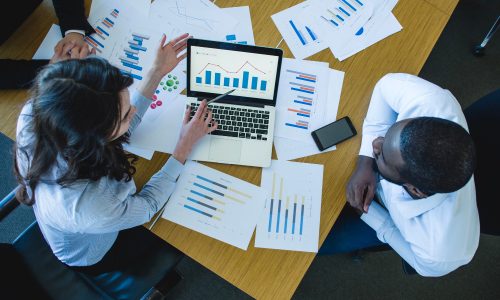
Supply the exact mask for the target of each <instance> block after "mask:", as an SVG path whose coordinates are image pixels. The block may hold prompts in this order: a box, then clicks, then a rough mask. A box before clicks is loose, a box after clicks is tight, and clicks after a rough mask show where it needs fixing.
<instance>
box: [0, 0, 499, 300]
mask: <svg viewBox="0 0 500 300" xmlns="http://www.w3.org/2000/svg"><path fill="white" fill-rule="evenodd" d="M414 1H416V0H414ZM499 13H500V1H498V0H489V1H486V0H479V1H478V0H475V1H472V0H463V1H462V2H460V4H459V6H458V7H457V9H456V10H455V12H454V14H453V16H452V18H451V20H450V22H449V23H448V25H447V26H446V28H445V30H444V32H443V34H442V35H441V37H440V39H439V41H438V43H437V44H436V47H435V48H434V50H433V51H432V53H431V55H430V57H429V59H428V61H427V63H426V64H425V66H424V68H423V70H422V72H421V73H420V76H422V77H423V78H425V79H427V80H429V81H432V82H434V83H436V84H438V85H440V86H442V87H445V88H447V89H449V90H450V91H451V92H452V93H453V94H454V95H455V96H456V97H457V99H458V100H459V102H460V103H461V104H462V107H467V106H468V105H469V104H471V103H472V102H474V101H475V100H477V99H478V98H480V97H481V96H483V95H486V94H487V93H489V92H491V91H493V90H495V89H498V88H500V32H497V34H496V36H495V37H494V38H493V40H492V41H491V42H490V44H488V47H487V49H486V55H485V56H484V57H481V58H477V57H475V56H473V55H472V54H471V48H472V47H473V46H474V45H475V44H478V43H480V42H481V41H482V39H483V37H484V35H485V34H486V32H487V31H488V30H489V27H490V26H491V25H492V23H493V22H494V20H495V18H496V15H499ZM10 149H11V141H10V140H8V139H6V138H5V137H3V136H2V135H0V157H2V160H0V170H1V172H0V196H3V195H5V194H6V193H7V191H8V190H10V189H11V188H12V187H13V186H14V185H15V182H13V180H12V178H11V177H9V178H5V176H6V173H5V170H8V168H10V166H9V164H11V161H5V159H4V158H6V157H8V156H9V155H8V154H6V151H7V152H8V151H10ZM33 219H34V217H33V213H32V211H31V210H30V209H29V208H19V209H17V210H16V212H15V215H11V216H9V218H8V219H7V220H4V221H2V222H1V223H0V242H9V241H12V240H13V238H14V237H15V236H16V235H17V234H18V233H20V231H21V230H22V229H23V228H25V227H26V226H27V224H29V223H30V222H31V221H32V220H33ZM362 257H363V259H362V260H361V261H359V260H353V259H352V258H351V257H350V256H349V255H335V256H318V257H317V258H316V259H315V260H314V262H313V264H312V266H311V268H310V269H309V271H308V272H307V274H306V276H305V277H304V279H303V281H302V283H301V284H300V286H299V288H298V289H297V291H296V293H295V296H294V298H295V299H500V263H499V262H500V237H492V236H486V235H483V236H481V241H480V245H479V249H478V252H477V253H476V256H475V257H474V259H473V260H472V262H471V263H470V264H468V265H467V266H465V267H463V268H461V269H459V270H457V271H455V272H453V273H452V274H450V275H448V276H445V277H442V278H422V277H420V276H407V275H404V274H403V271H402V269H401V260H400V258H399V257H398V256H397V255H396V254H395V253H394V252H392V251H386V252H376V253H367V254H364V255H363V256H362ZM179 271H180V272H181V273H182V275H183V276H184V280H183V281H182V282H181V283H180V284H179V285H178V286H177V287H176V288H174V290H172V291H171V293H170V294H169V298H172V299H246V298H249V297H248V296H247V295H246V294H244V293H243V292H241V291H240V290H238V289H237V288H235V287H233V286H232V285H230V284H229V283H227V282H226V281H224V280H223V279H221V278H219V277H218V276H217V275H215V274H213V273H212V272H210V271H209V270H207V269H205V268H204V267H202V266H201V265H199V264H198V263H196V262H194V261H193V260H191V259H189V258H185V259H183V260H182V261H181V263H180V265H179Z"/></svg>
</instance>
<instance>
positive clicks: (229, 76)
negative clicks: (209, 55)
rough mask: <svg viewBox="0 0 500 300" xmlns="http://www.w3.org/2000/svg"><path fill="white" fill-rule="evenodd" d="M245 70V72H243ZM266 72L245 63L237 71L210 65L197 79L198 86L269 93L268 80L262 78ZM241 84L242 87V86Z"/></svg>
mask: <svg viewBox="0 0 500 300" xmlns="http://www.w3.org/2000/svg"><path fill="white" fill-rule="evenodd" d="M244 69H245V71H243V70H244ZM262 75H264V76H265V75H266V73H265V72H263V71H261V70H259V69H258V68H256V67H254V66H253V65H252V64H251V63H250V62H248V61H247V62H245V63H244V64H243V65H242V66H241V67H239V68H238V69H236V70H235V71H231V70H228V69H226V68H224V67H222V66H220V65H218V64H211V63H208V64H207V65H206V66H205V67H204V68H203V69H202V70H201V71H200V72H199V73H198V74H197V76H196V77H195V82H196V83H197V84H205V85H210V86H214V87H222V86H223V87H229V86H232V87H234V88H242V89H247V90H253V91H262V92H265V91H267V80H264V79H262V78H261V76H262ZM240 82H241V86H240Z"/></svg>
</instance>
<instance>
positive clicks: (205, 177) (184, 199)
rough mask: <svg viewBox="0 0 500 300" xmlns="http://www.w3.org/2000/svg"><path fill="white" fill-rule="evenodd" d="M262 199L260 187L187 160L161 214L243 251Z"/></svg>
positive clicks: (262, 204) (262, 201)
mask: <svg viewBox="0 0 500 300" xmlns="http://www.w3.org/2000/svg"><path fill="white" fill-rule="evenodd" d="M265 201H266V200H265V192H264V190H263V189H261V188H260V187H258V186H255V185H253V184H250V183H248V182H246V181H243V180H240V179H238V178H236V177H233V176H229V175H227V174H224V173H222V172H219V171H217V170H214V169H211V168H209V167H206V166H204V165H202V164H199V163H196V162H193V161H188V162H186V166H185V167H184V170H183V172H182V174H181V175H180V177H179V180H178V181H177V187H176V189H175V191H174V193H173V194H172V196H171V197H170V200H169V201H168V203H167V206H166V207H165V212H164V213H163V216H162V217H163V218H165V219H167V220H170V221H172V222H174V223H177V224H179V225H182V226H184V227H187V228H190V229H192V230H195V231H198V232H200V233H203V234H205V235H207V236H210V237H212V238H215V239H218V240H220V241H222V242H225V243H228V244H230V245H233V246H235V247H238V248H240V249H243V250H246V249H247V248H248V244H249V243H250V238H251V237H252V234H253V231H254V228H255V225H256V224H257V221H258V220H259V218H260V215H261V214H262V212H263V208H264V202H265Z"/></svg>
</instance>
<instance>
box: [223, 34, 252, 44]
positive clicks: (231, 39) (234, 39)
mask: <svg viewBox="0 0 500 300" xmlns="http://www.w3.org/2000/svg"><path fill="white" fill-rule="evenodd" d="M226 42H229V43H233V44H240V45H247V44H248V41H243V40H242V41H238V39H237V37H236V34H228V35H226Z"/></svg>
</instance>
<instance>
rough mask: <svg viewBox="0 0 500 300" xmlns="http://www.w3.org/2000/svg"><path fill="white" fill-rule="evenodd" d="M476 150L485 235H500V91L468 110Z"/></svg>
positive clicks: (477, 185)
mask: <svg viewBox="0 0 500 300" xmlns="http://www.w3.org/2000/svg"><path fill="white" fill-rule="evenodd" d="M464 114H465V118H466V119H467V124H468V125H469V131H470V134H471V136H472V139H473V140H474V144H475V146H476V156H477V167H476V172H475V173H474V180H475V183H476V198H477V207H478V210H479V221H480V224H481V233H484V234H491V235H500V219H499V218H498V211H499V209H500V201H498V189H497V184H498V172H499V170H500V156H499V155H498V153H499V149H500V148H499V147H500V140H499V139H498V132H499V130H500V89H497V90H496V91H493V92H491V93H490V94H488V95H486V96H484V97H483V98H481V99H479V100H477V101H476V102H474V103H473V104H472V105H470V106H469V107H467V108H466V109H465V110H464Z"/></svg>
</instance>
